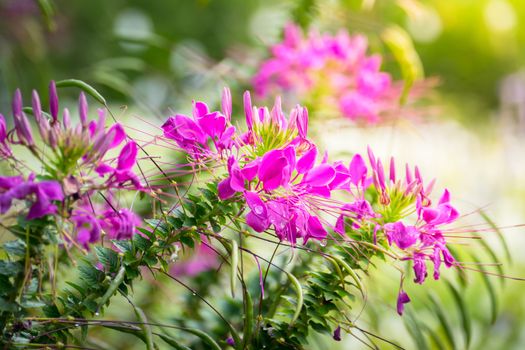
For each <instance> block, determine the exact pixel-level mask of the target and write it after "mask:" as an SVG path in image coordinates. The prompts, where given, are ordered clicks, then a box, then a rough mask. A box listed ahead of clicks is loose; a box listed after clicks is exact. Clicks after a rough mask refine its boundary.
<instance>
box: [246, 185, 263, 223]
mask: <svg viewBox="0 0 525 350" xmlns="http://www.w3.org/2000/svg"><path fill="white" fill-rule="evenodd" d="M244 198H246V204H247V205H248V207H249V208H250V209H251V210H252V212H253V213H254V214H255V215H257V216H259V217H261V218H266V217H267V216H268V209H267V208H266V204H265V203H264V202H263V200H262V199H261V198H260V197H259V195H258V194H257V193H255V192H250V191H246V192H245V193H244Z"/></svg>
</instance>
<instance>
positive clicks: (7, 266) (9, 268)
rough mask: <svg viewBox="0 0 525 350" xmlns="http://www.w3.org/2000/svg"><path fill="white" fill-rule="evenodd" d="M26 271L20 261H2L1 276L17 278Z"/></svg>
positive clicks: (0, 263) (0, 264)
mask: <svg viewBox="0 0 525 350" xmlns="http://www.w3.org/2000/svg"><path fill="white" fill-rule="evenodd" d="M22 271H24V266H23V265H22V263H20V262H18V261H5V260H0V275H4V276H16V275H17V274H19V273H20V272H22Z"/></svg>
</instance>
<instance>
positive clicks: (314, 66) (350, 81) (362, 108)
mask: <svg viewBox="0 0 525 350" xmlns="http://www.w3.org/2000/svg"><path fill="white" fill-rule="evenodd" d="M366 51H367V41H366V38H365V37H364V36H362V35H355V36H350V35H349V34H348V33H347V32H345V31H341V32H339V33H338V34H336V35H330V34H323V35H320V34H319V33H317V32H315V31H311V32H310V33H309V34H308V35H306V36H303V34H302V31H301V29H300V28H299V27H298V26H296V25H294V24H288V25H287V26H286V27H285V29H284V39H283V41H282V42H281V43H278V44H276V45H274V46H272V47H271V48H270V53H271V55H270V57H269V58H268V59H267V60H265V61H264V62H262V64H261V66H260V67H259V70H258V72H257V74H256V75H255V77H254V78H253V82H252V83H253V86H254V88H255V91H256V93H257V94H258V95H259V96H268V95H269V94H271V93H286V94H293V95H295V96H298V97H299V99H300V100H302V101H308V102H309V103H310V105H312V106H314V108H319V109H323V110H328V111H331V112H332V113H334V114H339V115H343V116H345V117H346V118H348V119H350V120H354V121H359V122H364V123H369V124H373V123H377V122H378V121H380V120H381V119H382V118H384V117H385V115H386V112H388V111H389V110H392V109H394V108H395V107H396V104H397V98H398V96H399V89H398V88H394V87H393V86H392V82H391V77H390V75H389V74H388V73H385V72H382V71H381V70H380V67H381V57H380V56H378V55H373V56H367V55H366Z"/></svg>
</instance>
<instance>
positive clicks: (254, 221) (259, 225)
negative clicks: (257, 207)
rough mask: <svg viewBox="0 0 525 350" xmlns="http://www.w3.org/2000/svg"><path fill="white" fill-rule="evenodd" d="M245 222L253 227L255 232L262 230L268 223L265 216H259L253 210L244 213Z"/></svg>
mask: <svg viewBox="0 0 525 350" xmlns="http://www.w3.org/2000/svg"><path fill="white" fill-rule="evenodd" d="M246 224H247V225H248V226H250V227H251V228H253V229H254V230H255V231H256V232H264V231H265V230H266V229H267V228H268V226H269V225H270V224H269V221H268V219H267V218H263V217H260V216H258V215H256V214H255V213H254V212H253V211H251V212H249V213H248V214H247V215H246Z"/></svg>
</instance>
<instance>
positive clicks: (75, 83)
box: [56, 79, 107, 106]
mask: <svg viewBox="0 0 525 350" xmlns="http://www.w3.org/2000/svg"><path fill="white" fill-rule="evenodd" d="M56 86H57V88H59V87H76V88H79V89H80V90H82V91H84V92H85V93H86V94H88V95H90V96H91V97H93V98H94V99H95V100H97V101H98V102H100V103H101V104H102V105H104V106H107V103H106V99H105V98H104V97H103V96H102V94H100V92H98V91H97V90H95V88H94V87H92V86H91V85H89V84H87V83H86V82H83V81H82V80H78V79H65V80H60V81H57V82H56Z"/></svg>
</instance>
